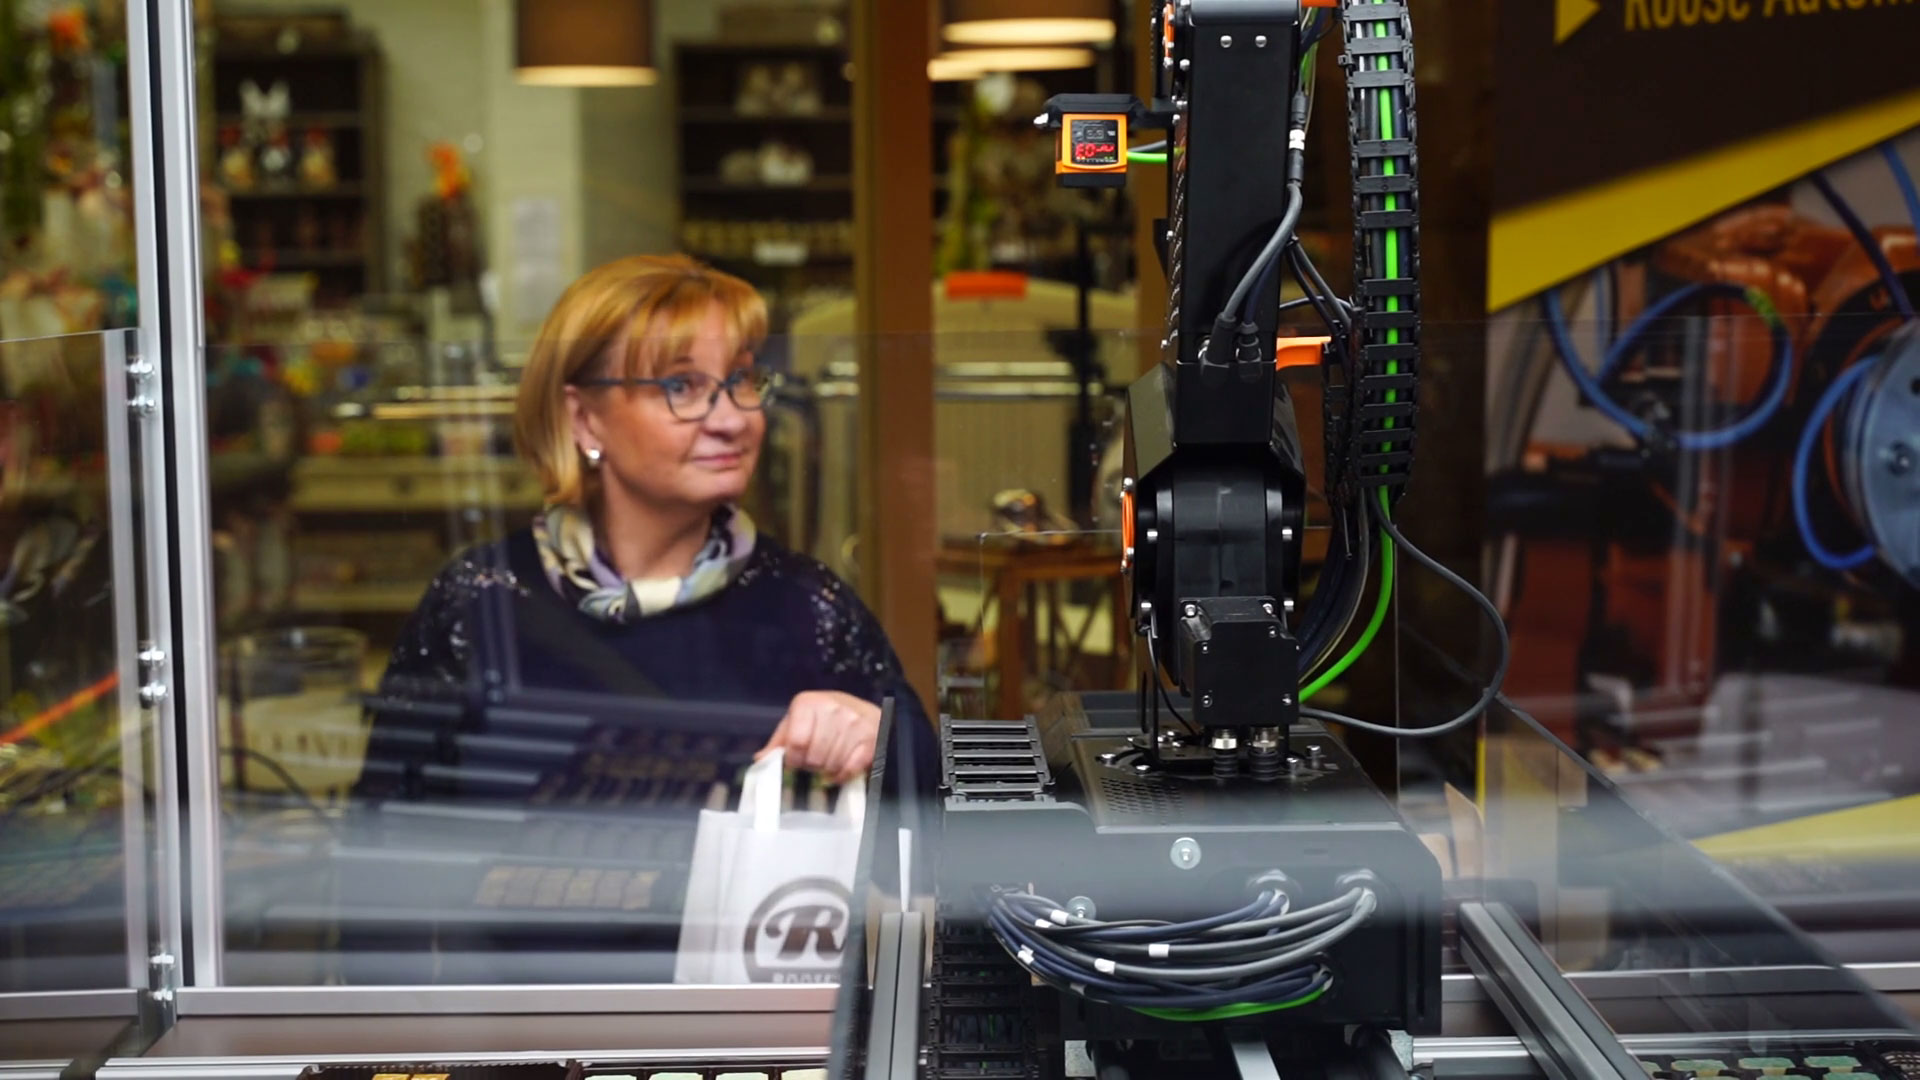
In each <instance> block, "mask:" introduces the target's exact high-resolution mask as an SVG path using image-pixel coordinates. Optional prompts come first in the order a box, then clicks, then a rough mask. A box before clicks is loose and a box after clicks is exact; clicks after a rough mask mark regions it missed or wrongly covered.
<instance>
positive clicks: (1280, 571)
mask: <svg viewBox="0 0 1920 1080" xmlns="http://www.w3.org/2000/svg"><path fill="white" fill-rule="evenodd" d="M1335 14H1336V12H1335V10H1334V8H1333V5H1332V3H1331V0H1327V2H1325V3H1314V2H1309V3H1305V4H1303V3H1302V2H1301V0H1180V2H1179V3H1167V4H1164V5H1163V6H1162V8H1161V10H1160V13H1159V16H1158V18H1157V20H1156V28H1157V30H1158V31H1159V32H1158V33H1157V34H1156V36H1155V41H1156V42H1158V44H1159V51H1160V55H1159V57H1158V60H1159V63H1158V64H1157V65H1156V66H1157V71H1158V77H1157V79H1156V86H1155V101H1156V104H1155V106H1154V107H1153V108H1152V109H1148V108H1146V107H1144V106H1142V105H1141V104H1140V103H1138V102H1136V101H1134V100H1133V99H1131V98H1127V97H1119V96H1113V95H1067V96H1063V97H1060V98H1056V99H1055V100H1054V101H1053V102H1052V103H1051V105H1050V108H1049V111H1048V114H1047V115H1046V116H1045V117H1044V118H1043V121H1044V122H1045V123H1047V124H1048V125H1049V126H1050V127H1052V128H1054V129H1055V130H1057V131H1058V132H1059V133H1060V145H1059V149H1058V155H1057V170H1058V172H1059V174H1060V176H1061V179H1062V182H1063V183H1066V184H1068V185H1070V186H1107V185H1114V184H1119V183H1123V182H1124V174H1125V170H1126V161H1127V159H1128V157H1129V151H1128V148H1127V140H1128V136H1129V134H1130V132H1132V131H1133V130H1136V129H1139V128H1142V127H1164V128H1166V129H1168V130H1169V133H1170V137H1169V139H1168V140H1167V151H1166V154H1165V159H1166V161H1167V163H1168V167H1169V168H1170V169H1171V183H1170V184H1169V190H1170V195H1169V205H1168V211H1167V217H1166V219H1165V220H1164V222H1163V223H1162V224H1161V226H1160V228H1159V233H1160V236H1161V237H1162V239H1163V246H1162V251H1161V254H1162V259H1163V262H1164V264H1165V268H1166V271H1167V277H1168V281H1169V286H1170V287H1169V292H1168V301H1167V318H1166V324H1165V328H1164V332H1163V333H1164V337H1163V339H1162V354H1163V357H1162V363H1161V365H1160V366H1159V367H1158V368H1157V369H1156V370H1154V371H1153V372H1152V373H1150V374H1148V375H1147V376H1146V377H1145V378H1143V379H1141V380H1140V381H1139V382H1138V383H1136V384H1135V385H1134V386H1133V387H1132V389H1131V390H1130V392H1129V432H1128V443H1127V449H1128V463H1127V469H1126V474H1127V477H1128V478H1127V479H1126V480H1125V481H1124V482H1123V503H1122V518H1123V529H1124V530H1125V532H1126V536H1127V539H1126V555H1125V561H1126V569H1127V571H1128V573H1129V574H1130V575H1131V581H1132V586H1133V589H1132V594H1133V603H1134V616H1135V619H1136V623H1137V630H1138V631H1139V633H1140V635H1141V636H1142V637H1143V638H1144V639H1145V645H1146V648H1145V649H1144V650H1143V652H1144V653H1145V657H1146V660H1147V671H1145V672H1143V673H1142V681H1141V689H1142V695H1141V696H1142V709H1141V711H1142V728H1143V740H1142V745H1141V749H1142V751H1143V752H1144V753H1145V754H1146V755H1147V757H1148V758H1149V759H1150V760H1151V762H1152V763H1153V765H1154V766H1155V767H1158V768H1168V769H1176V770H1186V771H1210V772H1211V773H1212V774H1213V775H1215V776H1217V777H1221V778H1230V777H1234V776H1238V775H1241V774H1242V773H1245V774H1247V775H1250V776H1252V777H1253V778H1255V779H1261V780H1272V779H1274V778H1276V777H1278V776H1279V775H1280V774H1281V773H1283V772H1284V771H1285V770H1286V769H1287V768H1288V767H1289V766H1290V763H1292V762H1294V761H1297V760H1298V759H1297V755H1295V754H1294V753H1293V748H1292V747H1291V746H1290V745H1289V735H1288V732H1289V729H1290V728H1291V727H1292V725H1293V724H1294V723H1295V722H1296V721H1297V720H1299V719H1300V717H1301V716H1302V715H1303V713H1302V706H1303V704H1304V703H1305V702H1306V701H1307V700H1308V699H1309V698H1310V697H1311V696H1312V694H1313V693H1314V692H1315V691H1317V690H1318V689H1320V688H1321V687H1322V686H1324V685H1325V684H1326V683H1327V682H1328V681H1330V679H1331V678H1332V677H1334V676H1336V675H1338V674H1339V672H1340V671H1342V670H1344V669H1345V667H1346V666H1347V665H1348V664H1350V663H1351V662H1352V661H1353V659H1355V658H1356V657H1357V656H1358V655H1359V654H1360V652H1362V651H1363V650H1364V649H1365V648H1366V646H1367V644H1368V643H1369V642H1370V641H1371V640H1372V636H1373V633H1374V632H1375V631H1377V630H1378V628H1379V626H1380V625H1381V623H1382V622H1383V621H1384V617H1385V614H1386V609H1387V599H1388V597H1389V596H1390V594H1391V580H1392V574H1393V567H1394V553H1395V548H1396V541H1395V540H1394V539H1393V537H1392V532H1394V531H1397V530H1394V527H1393V524H1392V521H1391V512H1392V508H1393V505H1394V503H1395V500H1397V498H1398V497H1399V495H1400V493H1401V491H1402V490H1403V489H1404V486H1405V484H1406V482H1407V478H1408V472H1409V469H1410V468H1411V465H1412V459H1413V449H1414V429H1413V425H1414V419H1415V392H1416V389H1417V385H1418V380H1417V375H1418V363H1419V299H1420V298H1419V280H1418V267H1419V247H1418V189H1417V174H1416V169H1417V155H1416V152H1415V147H1414V140H1413V73H1412V49H1411V43H1410V29H1409V26H1408V22H1407V16H1406V9H1405V7H1404V5H1403V4H1401V3H1395V2H1377V3H1376V2H1361V0H1345V2H1343V3H1342V4H1341V5H1340V6H1339V8H1338V18H1337V20H1336V18H1335ZM1336 24H1337V25H1338V27H1339V28H1340V29H1341V32H1342V34H1343V36H1344V39H1345V52H1344V55H1343V56H1342V65H1343V66H1344V67H1345V68H1346V70H1347V73H1348V75H1347V99H1348V105H1349V108H1348V115H1349V124H1350V133H1349V134H1350V146H1351V153H1352V163H1353V170H1354V214H1353V217H1354V251H1355V258H1354V280H1355V283H1356V288H1355V293H1356V295H1355V296H1354V297H1353V298H1351V299H1350V300H1342V299H1339V298H1336V297H1334V296H1332V295H1331V292H1330V290H1329V289H1328V288H1327V286H1326V282H1325V280H1324V278H1322V276H1321V275H1320V273H1319V271H1318V270H1317V269H1316V268H1315V267H1314V266H1313V263H1312V261H1311V259H1310V258H1309V257H1308V256H1307V253H1306V251H1305V249H1304V248H1303V247H1302V246H1301V244H1300V241H1299V238H1298V236H1297V235H1296V232H1295V229H1296V226H1297V224H1298V222H1299V220H1300V213H1301V207H1302V204H1303V196H1302V184H1303V179H1304V159H1305V149H1306V127H1307V119H1308V115H1309V106H1310V97H1311V92H1312V72H1313V62H1312V61H1313V53H1314V51H1315V49H1316V48H1317V46H1318V43H1319V41H1320V39H1321V37H1322V36H1323V35H1325V34H1327V33H1329V31H1330V30H1331V29H1332V28H1333V27H1334V26H1335V25H1336ZM1287 272H1290V273H1291V275H1292V276H1293V277H1294V278H1295V279H1296V280H1297V282H1298V284H1299V287H1300V289H1301V291H1302V292H1303V293H1304V296H1302V297H1301V298H1300V299H1298V300H1295V301H1292V302H1291V303H1290V304H1288V305H1282V303H1281V302H1280V296H1281V291H1282V281H1283V277H1284V276H1285V275H1286V273H1287ZM1295 305H1311V306H1312V307H1313V309H1314V310H1315V312H1317V313H1318V314H1319V316H1320V318H1321V319H1322V320H1323V321H1324V323H1325V324H1326V327H1327V336H1326V337H1325V338H1318V339H1291V340H1281V339H1279V338H1278V336H1277V335H1278V329H1279V324H1280V319H1281V314H1282V311H1283V309H1284V308H1285V307H1287V306H1295ZM1302 353H1305V354H1306V359H1307V360H1308V362H1318V363H1319V364H1320V365H1321V367H1322V369H1323V371H1324V373H1325V376H1326V384H1327V402H1328V404H1327V411H1326V416H1325V417H1324V419H1325V436H1324V437H1325V444H1326V445H1325V451H1326V462H1327V475H1326V477H1325V478H1324V480H1325V483H1324V485H1323V486H1324V490H1325V491H1326V492H1327V496H1328V502H1329V506H1330V509H1331V512H1332V516H1333V521H1332V525H1333V526H1334V529H1333V538H1332V541H1331V543H1330V548H1329V553H1328V558H1327V563H1326V566H1325V569H1324V571H1323V573H1322V575H1321V578H1320V583H1319V585H1318V587H1316V588H1315V589H1314V590H1313V592H1312V595H1311V596H1310V597H1303V596H1302V590H1301V580H1300V578H1301V573H1300V563H1301V553H1302V542H1303V540H1304V537H1305V531H1306V526H1307V519H1306V490H1307V477H1306V473H1305V467H1304V463H1303V454H1302V452H1301V445H1300V434H1299V429H1298V426H1297V424H1296V420H1295V414H1294V405H1293V400H1292V397H1291V395H1290V394H1289V392H1288V389H1287V386H1286V383H1285V382H1284V381H1283V380H1282V378H1281V375H1280V371H1281V369H1282V367H1283V366H1292V365H1293V364H1294V363H1297V362H1298V360H1299V359H1300V354H1302ZM1376 553H1377V557H1378V559H1379V566H1380V573H1379V579H1380V581H1381V588H1380V590H1379V591H1378V594H1377V597H1376V604H1375V610H1374V614H1373V617H1372V618H1371V619H1369V620H1368V622H1367V623H1366V629H1365V630H1364V631H1363V632H1362V634H1361V636H1360V638H1359V639H1358V640H1357V641H1356V642H1355V643H1354V644H1353V647H1352V648H1350V649H1349V650H1348V651H1347V652H1346V653H1345V654H1344V655H1341V656H1336V651H1337V649H1338V646H1339V645H1340V643H1341V640H1342V638H1343V636H1344V634H1345V632H1346V630H1347V629H1348V628H1349V626H1350V625H1351V624H1352V623H1353V622H1354V621H1355V620H1356V617H1357V615H1358V610H1359V607H1360V604H1361V602H1362V599H1363V596H1364V593H1365V586H1366V582H1367V579H1368V577H1369V575H1370V573H1371V569H1370V566H1369V563H1370V562H1371V561H1372V560H1373V559H1374V558H1375V557H1376ZM1408 554H1410V555H1413V556H1414V557H1415V558H1419V559H1421V560H1422V561H1426V560H1425V559H1424V556H1420V555H1418V554H1417V553H1414V552H1408ZM1456 580H1457V579H1456ZM1461 584H1464V583H1461ZM1496 621H1497V620H1496ZM1497 682H1498V680H1497V679H1496V680H1495V684H1496V686H1497ZM1167 683H1171V684H1172V685H1173V686H1175V687H1177V688H1178V689H1179V690H1180V691H1181V692H1182V695H1183V696H1184V697H1185V698H1186V699H1187V701H1188V703H1189V708H1190V710H1191V711H1190V713H1189V714H1187V715H1181V714H1180V711H1179V709H1178V708H1177V707H1175V706H1174V704H1173V702H1172V699H1171V697H1170V695H1168V694H1167V693H1166V691H1165V690H1164V686H1165V685H1166V684H1167ZM1493 696H1494V691H1492V690H1489V691H1488V692H1487V693H1486V695H1485V696H1484V698H1483V700H1482V702H1481V704H1480V706H1479V708H1484V707H1485V703H1486V702H1487V701H1490V700H1491V699H1492V697H1493ZM1163 708H1164V710H1165V712H1166V713H1170V714H1173V715H1174V716H1177V717H1179V718H1180V719H1181V720H1182V721H1184V722H1185V727H1186V732H1185V733H1183V732H1182V731H1180V730H1177V729H1174V728H1171V727H1168V726H1164V725H1163V720H1162V717H1163ZM1478 711H1479V710H1478V709H1476V710H1474V715H1477V713H1478ZM1304 715H1313V714H1312V711H1311V710H1309V711H1308V712H1307V713H1305V714H1304ZM1471 718H1472V717H1471V716H1463V717H1460V718H1457V719H1456V721H1455V722H1454V723H1453V724H1452V725H1445V726H1443V728H1444V729H1446V730H1450V729H1451V727H1452V726H1457V724H1459V723H1464V722H1466V721H1467V720H1469V719H1471ZM1362 726H1365V725H1362ZM1396 733H1399V732H1396ZM1426 733H1429V734H1432V733H1437V732H1436V731H1428V732H1426Z"/></svg>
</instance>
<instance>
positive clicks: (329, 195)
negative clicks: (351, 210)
mask: <svg viewBox="0 0 1920 1080" xmlns="http://www.w3.org/2000/svg"><path fill="white" fill-rule="evenodd" d="M364 194H366V193H365V192H364V191H362V190H361V189H360V185H359V184H335V185H334V186H332V187H324V188H269V189H266V190H262V191H233V190H229V191H228V192H227V197H228V198H230V199H358V198H360V197H361V196H362V195H364Z"/></svg>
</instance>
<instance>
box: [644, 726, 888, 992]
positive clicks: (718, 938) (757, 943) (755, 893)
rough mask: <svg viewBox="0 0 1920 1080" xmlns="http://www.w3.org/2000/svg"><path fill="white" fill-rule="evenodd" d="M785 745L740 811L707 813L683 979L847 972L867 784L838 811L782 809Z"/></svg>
mask: <svg viewBox="0 0 1920 1080" xmlns="http://www.w3.org/2000/svg"><path fill="white" fill-rule="evenodd" d="M785 771H786V752H785V751H783V750H776V751H774V752H773V753H771V754H768V755H767V756H766V757H765V758H762V759H761V760H760V761H757V762H755V763H754V764H753V765H752V766H751V767H750V768H748V769H747V774H746V779H745V781H744V782H743V783H742V785H741V791H740V809H739V810H737V811H733V812H725V811H716V810H702V811H701V812H700V825H699V831H698V832H696V833H695V834H694V840H693V858H692V860H691V861H690V863H689V864H688V867H687V899H686V905H685V907H684V908H683V909H682V912H681V918H680V947H679V952H678V954H677V955H676V957H675V959H674V968H673V981H674V982H677V983H702V984H724V985H732V984H740V983H825V982H836V981H838V980H839V978H840V954H841V952H842V950H844V949H845V948H846V944H847V935H848V933H850V932H851V929H850V928H849V926H848V925H847V923H848V916H847V907H848V904H847V901H848V897H849V896H850V895H851V890H852V888H853V870H854V864H855V863H856V861H857V860H858V857H859V851H860V828H861V823H862V822H863V821H864V820H865V819H866V789H865V787H864V785H862V784H860V783H854V784H849V785H848V786H846V787H844V788H842V789H841V792H840V802H839V805H838V806H837V807H836V808H835V809H834V812H833V813H831V814H826V813H819V812H816V811H786V812H782V810H781V794H782V793H781V781H782V779H783V777H784V776H785Z"/></svg>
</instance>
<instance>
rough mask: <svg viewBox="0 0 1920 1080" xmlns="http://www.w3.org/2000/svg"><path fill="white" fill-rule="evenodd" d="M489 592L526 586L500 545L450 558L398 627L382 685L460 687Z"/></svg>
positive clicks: (392, 687) (519, 590) (522, 590)
mask: <svg viewBox="0 0 1920 1080" xmlns="http://www.w3.org/2000/svg"><path fill="white" fill-rule="evenodd" d="M491 593H512V594H517V595H525V593H526V586H525V585H524V584H523V583H522V582H521V581H520V579H519V576H518V575H516V574H515V573H514V572H513V570H512V569H511V568H510V567H508V565H507V557H506V551H505V546H504V545H502V544H488V545H483V546H480V547H474V548H469V549H467V550H466V551H463V552H461V553H460V554H458V555H456V556H454V558H453V560H452V561H451V562H449V563H448V564H447V565H446V566H445V567H444V568H443V569H441V571H440V573H439V574H438V575H436V576H435V577H434V579H433V581H432V582H431V583H430V584H428V585H427V591H426V593H425V594H424V595H422V596H421V598H420V603H419V604H418V605H417V606H416V607H415V608H414V609H413V614H412V615H410V616H408V618H407V623H406V626H404V627H402V628H401V631H400V638H399V640H398V641H397V642H395V644H394V647H393V654H392V656H391V657H390V658H389V659H388V661H387V672H386V675H385V677H384V678H383V679H382V684H383V686H384V687H388V688H389V689H390V690H400V691H406V692H411V691H413V690H415V689H418V688H420V686H421V684H423V683H426V684H437V685H440V686H443V687H448V688H452V687H458V686H463V685H465V683H466V682H467V680H468V678H469V677H470V673H471V671H472V659H473V648H474V640H475V633H476V631H477V629H478V619H479V617H480V612H481V609H482V607H483V604H484V599H485V597H486V596H487V595H489V594H491Z"/></svg>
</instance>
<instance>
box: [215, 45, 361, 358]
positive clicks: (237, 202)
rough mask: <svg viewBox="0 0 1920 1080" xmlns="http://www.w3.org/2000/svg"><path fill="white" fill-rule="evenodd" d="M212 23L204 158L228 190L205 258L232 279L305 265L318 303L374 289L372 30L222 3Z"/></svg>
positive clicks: (350, 299)
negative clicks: (231, 8)
mask: <svg viewBox="0 0 1920 1080" xmlns="http://www.w3.org/2000/svg"><path fill="white" fill-rule="evenodd" d="M209 31H210V40H211V43H212V48H211V49H210V50H208V53H207V54H206V60H205V61H204V62H203V65H202V84H201V94H202V96H203V99H204V100H207V101H210V102H211V108H212V112H211V113H210V114H203V118H202V119H203V123H202V139H203V150H202V154H203V158H202V160H203V162H205V164H206V172H205V174H204V175H205V176H206V178H207V180H208V181H209V182H210V184H211V185H213V186H215V187H216V188H217V189H218V192H219V194H218V195H217V196H211V195H210V196H209V197H206V198H203V204H206V205H209V206H210V209H209V212H208V213H207V217H208V219H209V221H208V225H209V227H210V229H211V230H217V231H215V233H214V235H215V236H217V237H218V242H217V243H214V244H210V245H209V247H208V251H209V253H210V255H211V256H212V258H210V259H209V262H210V263H211V264H212V266H214V267H217V268H218V271H219V273H221V274H228V275H232V274H240V273H245V274H262V273H267V274H282V273H290V274H308V275H310V276H311V277H312V279H313V282H314V285H313V289H312V293H311V296H310V298H309V300H310V303H311V304H312V305H314V306H316V307H335V308H337V307H344V306H346V305H349V304H351V303H354V302H356V301H358V300H359V299H360V298H361V297H363V296H366V295H368V294H375V293H378V292H379V291H380V290H381V289H382V288H383V286H384V284H385V280H386V261H387V256H386V253H385V216H386V215H385V206H386V199H387V193H386V190H385V187H386V185H385V171H384V167H383V159H382V152H383V149H384V147H383V143H384V138H385V128H384V122H383V117H384V112H383V109H384V95H383V91H382V76H381V74H380V63H381V61H380V54H379V50H378V48H377V46H376V45H375V44H374V41H373V38H372V37H371V35H370V34H368V33H367V32H365V31H364V30H359V29H357V28H355V27H354V26H352V24H351V23H349V22H348V20H347V18H346V16H345V15H342V14H334V13H324V12H323V13H313V14H289V15H285V16H273V15H267V14H264V13H247V14H235V13H232V12H226V11H220V12H217V13H216V14H215V15H214V16H213V18H212V20H211V24H210V27H209ZM293 59H297V60H298V61H299V62H298V63H291V62H289V61H290V60H293ZM215 202H217V203H218V207H217V212H215V211H214V210H212V209H211V204H212V203H215ZM219 284H221V285H229V284H232V282H231V281H228V282H220V283H219ZM215 291H216V290H215V289H214V288H209V294H210V297H211V296H212V294H213V293H215ZM226 330H228V328H227V327H225V326H223V325H221V324H219V323H217V322H216V323H214V324H212V325H210V326H209V331H210V339H211V340H215V341H221V340H224V341H233V340H235V338H233V337H231V336H224V335H223V334H222V332H223V331H226Z"/></svg>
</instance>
